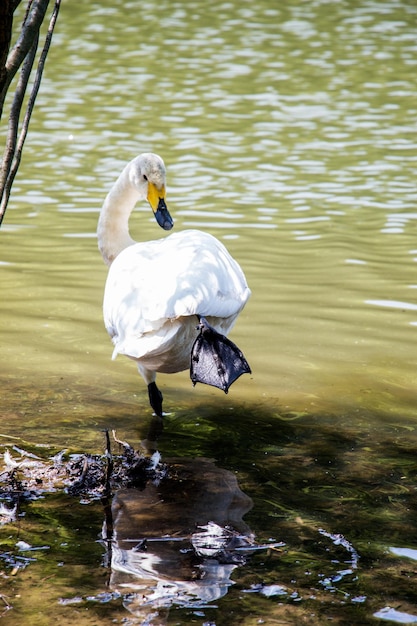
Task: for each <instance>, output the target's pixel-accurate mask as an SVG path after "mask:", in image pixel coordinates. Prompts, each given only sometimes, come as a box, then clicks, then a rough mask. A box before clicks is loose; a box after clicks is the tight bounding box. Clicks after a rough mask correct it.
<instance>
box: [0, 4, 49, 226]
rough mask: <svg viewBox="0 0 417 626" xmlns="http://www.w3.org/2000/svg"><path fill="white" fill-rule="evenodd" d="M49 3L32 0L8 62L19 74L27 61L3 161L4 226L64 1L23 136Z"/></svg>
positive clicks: (0, 211) (0, 207) (0, 210)
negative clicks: (23, 51)
mask: <svg viewBox="0 0 417 626" xmlns="http://www.w3.org/2000/svg"><path fill="white" fill-rule="evenodd" d="M0 1H1V0H0ZM6 1H8V0H6ZM11 1H12V2H14V4H15V5H17V4H18V3H19V1H20V0H11ZM48 2H49V0H38V1H37V0H33V1H30V3H29V6H28V11H27V14H26V17H25V20H24V23H23V26H22V33H21V36H20V37H19V40H18V42H17V43H16V45H15V46H14V48H13V50H12V51H11V53H10V55H9V59H8V61H7V64H6V70H7V72H9V71H10V70H12V71H13V72H14V74H13V75H15V74H16V72H17V69H18V67H20V65H22V63H23V65H22V70H21V74H20V78H19V81H18V84H17V87H16V91H15V95H14V99H13V103H12V107H11V111H10V117H9V128H8V133H7V140H6V148H5V152H4V156H3V161H2V164H1V169H0V226H1V223H2V221H3V217H4V213H5V211H6V207H7V204H8V201H9V197H10V192H11V188H12V184H13V181H14V178H15V176H16V173H17V170H18V168H19V165H20V160H21V156H22V151H23V145H24V142H25V139H26V136H27V132H28V128H29V122H30V118H31V115H32V112H33V108H34V106H35V100H36V96H37V95H38V91H39V87H40V84H41V80H42V74H43V70H44V66H45V61H46V57H47V54H48V51H49V48H50V45H51V41H52V35H53V31H54V28H55V24H56V20H57V18H58V12H59V8H60V4H61V0H55V6H54V9H53V12H52V16H51V19H50V22H49V27H48V32H47V35H46V39H45V43H44V46H43V50H42V52H41V54H40V57H39V61H38V66H37V70H36V75H35V79H34V83H33V86H32V91H31V94H30V96H29V100H28V104H27V108H26V113H25V117H24V120H23V123H22V128H21V131H20V135H19V138H18V130H19V118H20V112H21V108H22V105H23V100H24V96H25V93H26V89H27V85H28V82H29V78H30V74H31V72H32V68H33V64H34V60H35V57H36V52H37V49H38V43H39V29H40V26H41V25H42V20H43V18H44V16H45V12H43V16H42V20H41V21H40V22H39V16H40V15H41V14H42V11H40V9H39V7H40V5H43V4H45V3H46V6H45V10H46V7H47V5H48ZM34 5H36V7H35V13H36V15H35V16H34V18H33V19H32V18H31V17H30V11H31V10H32V8H33V7H34ZM42 8H43V7H42ZM34 24H36V28H37V29H34ZM26 28H28V29H29V34H26V35H24V30H26ZM19 42H21V45H20V46H19ZM28 42H31V46H30V48H29V49H27V50H26V46H27V45H28ZM22 50H26V53H25V55H24V56H22ZM16 63H19V65H18V67H16ZM8 80H9V76H7V78H6V83H7V81H8ZM9 85H10V82H9ZM6 92H7V90H6ZM6 92H5V93H6ZM4 95H5V94H4ZM0 104H1V103H0Z"/></svg>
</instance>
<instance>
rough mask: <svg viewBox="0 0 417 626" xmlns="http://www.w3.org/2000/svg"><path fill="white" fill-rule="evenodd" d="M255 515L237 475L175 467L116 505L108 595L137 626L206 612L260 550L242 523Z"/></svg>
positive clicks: (200, 466)
mask: <svg viewBox="0 0 417 626" xmlns="http://www.w3.org/2000/svg"><path fill="white" fill-rule="evenodd" d="M251 507H252V502H251V500H250V498H249V497H248V496H246V495H245V494H244V493H243V492H242V491H241V490H240V488H239V486H238V484H237V480H236V476H235V475H234V474H233V473H232V472H229V471H226V470H222V469H220V468H217V467H216V466H215V465H214V463H213V462H212V461H209V460H207V459H194V460H191V459H189V460H187V459H177V460H170V461H169V463H168V475H167V476H166V477H164V478H162V480H161V481H158V484H155V483H148V484H147V485H146V487H145V489H144V490H143V491H138V490H136V489H125V490H119V491H118V492H117V493H116V495H115V496H114V498H113V501H112V505H111V517H110V519H108V520H107V524H106V526H105V530H104V538H105V540H106V544H107V545H108V550H109V557H110V567H111V577H110V583H109V584H110V589H111V590H112V591H119V593H121V594H122V595H123V597H124V598H125V600H124V603H125V606H126V608H127V609H128V610H129V611H130V612H131V613H133V614H134V615H135V616H136V618H139V617H140V620H141V622H140V623H142V621H143V623H145V622H146V621H147V620H149V619H150V618H152V620H151V621H152V623H158V624H162V623H166V621H165V618H164V614H165V613H166V614H168V613H169V609H170V607H171V606H173V605H178V606H182V607H188V608H194V609H197V608H204V607H207V605H209V603H212V602H214V601H216V600H218V599H219V598H221V597H223V596H224V595H225V594H226V593H227V591H228V588H229V587H230V585H232V584H233V582H232V580H231V579H230V576H231V574H232V572H233V570H234V569H235V568H236V567H238V566H239V565H243V564H244V562H245V553H247V552H250V551H251V550H254V549H256V545H255V544H254V541H253V534H252V533H251V531H250V529H249V527H248V526H247V525H246V524H245V523H244V522H243V520H242V517H243V515H244V514H245V513H247V511H248V510H249V509H250V508H251ZM156 619H157V622H156V621H155V620H156Z"/></svg>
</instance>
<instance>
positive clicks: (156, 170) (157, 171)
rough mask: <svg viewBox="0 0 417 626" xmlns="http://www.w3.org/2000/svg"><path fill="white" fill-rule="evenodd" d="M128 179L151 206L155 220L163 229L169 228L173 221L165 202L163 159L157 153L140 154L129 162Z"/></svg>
mask: <svg viewBox="0 0 417 626" xmlns="http://www.w3.org/2000/svg"><path fill="white" fill-rule="evenodd" d="M131 165H132V167H131V168H130V172H129V174H130V176H129V177H130V181H131V183H132V185H133V186H134V187H136V189H137V190H138V191H139V193H140V195H141V196H142V197H143V198H146V199H147V201H148V202H149V204H150V205H151V207H152V211H153V212H154V215H155V218H156V221H157V222H158V224H159V226H161V228H163V229H164V230H171V228H172V227H173V226H174V221H173V219H172V217H171V216H170V214H169V211H168V208H167V205H166V203H165V195H166V192H165V177H166V170H165V165H164V162H163V160H162V159H161V157H160V156H158V155H157V154H152V153H151V152H147V153H144V154H140V155H139V156H138V157H136V159H134V160H133V161H132V163H131Z"/></svg>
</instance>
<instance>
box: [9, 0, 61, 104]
mask: <svg viewBox="0 0 417 626" xmlns="http://www.w3.org/2000/svg"><path fill="white" fill-rule="evenodd" d="M48 4H49V0H31V2H30V3H29V6H28V9H27V12H26V15H25V19H24V21H23V24H22V30H21V33H20V37H19V38H18V40H17V42H16V44H15V45H14V46H13V48H12V50H11V51H10V53H9V56H8V59H7V62H6V68H5V69H6V76H5V80H4V85H3V88H2V91H1V93H0V116H1V111H2V108H3V104H4V100H5V97H6V93H7V90H8V88H9V86H10V83H11V82H12V80H13V78H14V76H15V75H16V72H17V71H18V69H19V67H20V66H21V65H22V63H23V61H24V59H25V57H26V55H27V54H28V52H29V50H30V49H31V48H32V45H33V42H34V40H35V38H36V37H37V36H38V35H39V29H40V27H41V26H42V22H43V20H44V18H45V13H46V10H47V8H48Z"/></svg>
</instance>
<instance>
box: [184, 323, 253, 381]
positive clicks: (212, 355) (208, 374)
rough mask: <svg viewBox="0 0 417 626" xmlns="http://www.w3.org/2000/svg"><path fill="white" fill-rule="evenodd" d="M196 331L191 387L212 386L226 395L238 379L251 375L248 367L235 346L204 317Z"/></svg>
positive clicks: (192, 355)
mask: <svg viewBox="0 0 417 626" xmlns="http://www.w3.org/2000/svg"><path fill="white" fill-rule="evenodd" d="M198 328H199V329H200V334H199V335H198V337H197V339H196V340H195V342H194V344H193V347H192V349H191V366H190V377H191V380H192V383H193V385H195V384H196V383H204V384H206V385H212V386H213V387H218V388H219V389H223V391H224V392H225V393H227V392H228V390H229V387H230V385H231V384H232V383H234V381H235V380H236V379H237V378H239V376H241V375H242V374H250V373H251V369H250V367H249V364H248V362H247V360H246V359H245V357H244V356H243V353H242V351H241V350H239V348H238V347H237V345H236V344H234V343H233V342H232V341H230V339H228V338H227V337H225V336H224V335H222V334H221V333H218V332H217V330H215V329H214V328H213V327H212V326H210V324H209V323H208V322H207V320H206V319H205V318H204V317H200V323H199V325H198Z"/></svg>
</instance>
